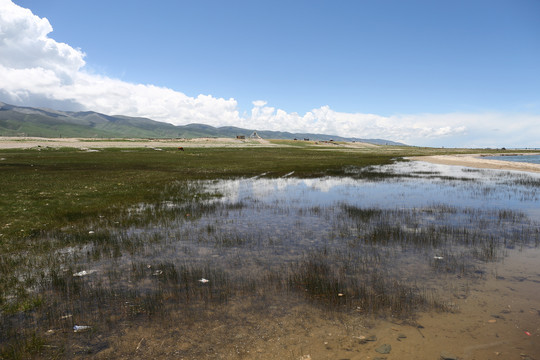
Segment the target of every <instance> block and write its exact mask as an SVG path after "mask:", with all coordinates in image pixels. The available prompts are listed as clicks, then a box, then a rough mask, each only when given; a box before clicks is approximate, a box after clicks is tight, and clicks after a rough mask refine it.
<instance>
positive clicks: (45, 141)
mask: <svg viewBox="0 0 540 360" xmlns="http://www.w3.org/2000/svg"><path fill="white" fill-rule="evenodd" d="M273 146H276V145H275V144H272V143H270V142H269V141H267V140H264V139H234V138H197V139H86V138H37V137H0V149H32V148H47V147H49V148H63V147H66V148H76V149H105V148H153V149H158V148H161V147H163V148H171V147H172V148H176V147H186V148H189V147H273Z"/></svg>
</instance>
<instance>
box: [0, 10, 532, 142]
mask: <svg viewBox="0 0 540 360" xmlns="http://www.w3.org/2000/svg"><path fill="white" fill-rule="evenodd" d="M0 4H2V5H1V6H2V7H3V9H4V11H3V12H4V18H3V22H4V23H5V24H4V25H3V27H4V28H12V29H16V30H17V31H18V34H21V33H22V34H26V35H25V37H26V38H25V39H26V40H27V41H26V42H24V43H25V44H26V43H28V44H29V45H27V48H25V49H24V53H23V52H22V50H21V49H20V46H19V47H17V46H15V45H14V44H15V43H16V42H15V41H14V40H12V41H11V42H10V41H8V40H10V39H9V38H8V37H9V36H11V35H9V34H10V32H9V31H5V30H4V31H3V34H2V35H0V36H3V40H4V41H3V44H4V47H3V48H1V47H0V51H2V52H3V53H4V54H8V56H7V57H6V58H5V59H4V63H3V64H2V60H1V58H0V65H3V69H0V70H3V71H2V72H3V73H4V74H6V73H7V72H8V71H13V74H14V75H7V76H6V75H4V76H6V79H5V80H6V81H5V82H4V83H7V84H13V85H2V83H0V101H5V102H11V103H18V104H22V105H29V106H33V105H40V106H41V105H50V106H53V107H56V108H58V107H61V106H64V107H65V108H72V109H91V110H95V111H100V112H105V113H110V114H118V113H122V114H125V115H133V116H147V117H150V118H153V119H156V120H160V121H168V122H171V123H176V124H185V123H190V122H203V123H208V124H210V125H214V126H220V125H236V126H242V127H249V128H258V129H261V130H262V129H265V127H266V128H267V129H271V130H284V131H310V132H324V133H334V134H337V135H352V136H357V137H363V138H369V137H379V138H386V139H390V140H395V141H405V142H407V143H409V144H413V145H428V146H465V147H473V146H481V147H484V146H493V147H497V146H509V147H521V146H523V147H539V146H540V142H539V141H538V140H537V139H539V138H540V129H538V128H540V61H539V60H538V59H540V21H538V14H540V2H539V1H536V0H529V1H522V0H514V1H471V0H469V1H435V0H432V1H397V0H394V1H385V0H378V1H313V0H311V1H275V0H274V1H228V2H225V1H217V0H214V1H212V0H204V1H157V2H148V1H136V0H135V1H129V2H128V1H101V0H96V1H92V2H82V1H72V0H48V1H37V0H28V1H27V0H15V1H13V2H12V1H10V0H0ZM19 7H20V8H21V9H22V8H24V9H29V11H27V12H26V13H24V14H22V13H20V11H15V10H13V9H15V8H19ZM8 10H9V11H8ZM12 10H13V13H10V11H12ZM1 11H2V10H0V12H1ZM0 16H1V15H0ZM15 18H20V19H22V20H21V21H7V20H11V19H15ZM45 19H46V20H45ZM1 20H2V19H0V21H1ZM44 21H48V23H49V25H50V29H48V30H51V31H49V32H47V31H48V30H47V29H45V28H46V26H45V25H43V22H44ZM0 24H2V22H0ZM35 24H40V26H41V28H39V29H37V30H36V29H34V25H35ZM0 26H2V25H0ZM44 33H45V34H44ZM6 34H7V35H6ZM19 36H20V35H19ZM43 37H45V38H46V40H47V41H44V40H43ZM32 39H33V40H32ZM36 39H37V40H36ZM0 40H2V39H1V38H0ZM18 41H21V40H18ZM51 42H54V44H56V45H54V46H57V48H58V49H57V51H55V52H54V54H51V51H50V47H51V46H52V45H51ZM6 44H7V45H6ZM64 45H65V46H67V47H69V48H70V49H71V50H66V49H63V50H62V48H63V46H64ZM17 52H19V54H17ZM11 54H12V56H13V58H16V57H17V56H18V58H20V57H21V56H25V57H26V58H25V61H23V63H24V64H22V65H17V64H16V63H15V61H11V62H10V61H9V57H10V56H11ZM21 54H24V55H21ZM30 57H34V59H33V60H32V61H30ZM6 59H7V60H6ZM51 64H53V65H51ZM58 64H60V65H58ZM23 70H24V71H25V72H26V74H27V75H26V78H25V81H16V80H18V78H17V76H22V75H21V74H22V72H23ZM40 71H41V72H40ZM37 73H39V74H43V75H40V76H43V77H44V78H46V79H49V77H50V81H46V84H44V83H39V84H36V83H35V82H34V83H32V82H30V81H29V80H28V78H30V76H28V74H34V75H33V76H32V78H36V77H39V76H36V75H35V74H37ZM10 74H11V73H10ZM53 78H54V79H53ZM66 79H67V80H66ZM0 80H2V79H0ZM16 84H19V85H16ZM23 85H24V87H23ZM163 99H165V100H163ZM537 124H538V125H537Z"/></svg>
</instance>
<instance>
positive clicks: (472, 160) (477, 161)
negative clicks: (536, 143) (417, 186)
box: [408, 153, 540, 172]
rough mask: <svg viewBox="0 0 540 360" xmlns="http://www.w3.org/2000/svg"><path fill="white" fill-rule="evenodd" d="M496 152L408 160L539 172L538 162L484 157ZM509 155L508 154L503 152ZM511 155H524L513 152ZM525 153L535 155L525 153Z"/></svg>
mask: <svg viewBox="0 0 540 360" xmlns="http://www.w3.org/2000/svg"><path fill="white" fill-rule="evenodd" d="M496 155H497V154H459V155H432V156H415V157H409V158H408V159H410V160H417V161H426V162H429V163H432V164H442V165H457V166H466V167H473V168H480V169H498V170H516V171H528V172H540V164H531V163H526V162H515V161H502V160H491V159H486V156H496ZM504 155H509V154H504ZM512 155H524V154H521V153H515V154H512ZM527 155H537V154H532V153H527Z"/></svg>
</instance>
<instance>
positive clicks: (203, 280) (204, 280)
mask: <svg viewBox="0 0 540 360" xmlns="http://www.w3.org/2000/svg"><path fill="white" fill-rule="evenodd" d="M209 281H210V280H208V279H205V278H202V279H200V280H199V282H201V283H203V284H206V283H207V282H209Z"/></svg>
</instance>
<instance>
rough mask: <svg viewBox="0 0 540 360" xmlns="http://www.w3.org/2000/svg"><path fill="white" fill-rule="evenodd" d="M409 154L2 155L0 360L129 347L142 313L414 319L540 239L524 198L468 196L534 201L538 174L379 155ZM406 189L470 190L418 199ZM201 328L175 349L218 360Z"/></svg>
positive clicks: (218, 321) (195, 319) (151, 321)
mask: <svg viewBox="0 0 540 360" xmlns="http://www.w3.org/2000/svg"><path fill="white" fill-rule="evenodd" d="M407 151H409V152H410V153H406V152H405V150H403V149H402V150H400V151H397V150H392V149H391V148H388V151H386V152H383V151H381V152H371V153H370V152H350V151H347V152H345V151H343V152H341V151H325V150H321V149H319V150H316V151H315V150H310V149H304V148H276V149H273V148H268V149H264V148H263V149H223V148H220V149H190V150H189V151H185V152H182V153H180V152H178V151H176V150H173V149H165V150H163V151H156V150H151V149H134V150H122V149H109V150H103V151H99V152H84V151H78V150H68V149H62V150H51V149H44V150H42V151H36V150H26V151H21V150H13V151H3V152H2V153H0V158H2V160H1V161H0V176H1V180H2V181H1V183H2V187H1V188H0V210H1V214H2V218H1V219H0V250H1V251H0V333H1V334H2V338H1V339H0V358H6V359H17V358H29V357H36V358H40V357H43V358H77V357H79V358H82V357H86V356H93V355H96V354H101V353H104V352H107V351H109V352H110V353H109V356H111V357H114V356H120V355H124V356H128V355H129V354H130V353H129V351H127V350H126V352H123V351H124V350H122V349H120V345H119V344H120V343H119V341H120V340H118V339H117V338H118V336H119V334H122V333H125V332H128V331H131V330H129V329H133V328H136V327H137V326H140V325H142V326H144V327H148V328H149V329H153V330H156V331H159V330H158V329H164V328H174V329H176V330H175V331H179V332H182V331H183V330H189V331H190V332H194V333H198V334H200V335H201V337H204V334H206V333H207V332H208V331H209V330H208V329H219V328H220V326H223V325H224V324H226V325H227V328H228V329H229V332H230V333H235V332H237V333H242V332H243V331H244V330H243V329H244V327H245V326H246V324H251V325H254V324H257V323H258V322H260V321H262V319H265V318H271V317H279V316H283V314H285V313H292V312H293V311H296V310H293V309H297V308H298V307H299V306H307V307H314V308H317V309H324V311H330V312H338V313H342V314H356V315H358V314H361V315H363V316H383V317H390V318H404V319H409V320H410V321H414V318H415V315H416V314H417V312H418V311H421V310H436V311H453V310H454V308H453V307H452V304H451V303H449V302H448V301H447V298H448V297H454V296H456V297H457V296H467V293H466V291H461V290H460V291H461V292H460V293H452V294H448V291H449V290H448V288H450V287H451V286H448V281H458V282H464V283H465V284H468V282H473V281H478V280H479V279H482V277H483V276H484V274H485V265H486V264H487V263H489V262H492V261H497V260H499V259H501V258H502V257H504V256H505V252H506V251H507V250H508V249H511V248H514V247H518V248H519V247H528V246H538V243H539V241H540V230H539V226H538V223H537V222H536V219H531V217H530V216H529V215H528V213H527V212H526V210H523V211H522V210H520V206H514V207H511V206H510V207H508V208H507V207H504V208H499V207H489V208H486V207H479V206H476V205H475V204H474V203H470V200H469V198H473V199H474V198H478V199H481V200H483V199H492V198H495V197H496V196H499V195H500V194H504V196H506V197H508V198H512V199H516V201H517V202H518V203H519V202H523V203H527V202H529V203H531V202H532V203H533V204H534V202H535V201H538V186H537V183H538V181H537V179H536V178H528V177H526V176H514V175H508V176H507V177H506V178H500V179H496V180H495V181H492V182H487V183H485V182H479V181H478V179H479V177H478V176H481V175H482V174H478V173H477V172H473V171H464V172H462V173H460V174H459V175H448V174H441V173H439V172H437V171H433V170H429V171H425V170H422V169H409V168H408V164H407V163H401V167H395V165H391V166H388V165H390V164H392V163H395V159H396V156H400V155H418V152H421V150H419V149H414V148H412V149H410V150H407ZM426 151H427V150H426ZM381 165H387V166H381ZM398 165H399V164H398ZM393 166H394V167H393ZM404 169H405V170H404ZM409 170H410V171H409ZM430 186H433V187H435V188H434V190H429V189H430ZM326 187H329V188H331V187H335V188H337V190H336V192H332V193H330V195H326V197H324V196H323V195H321V194H329V191H328V189H326ZM320 188H325V189H326V190H325V191H319V190H318V189H320ZM394 188H395V189H396V190H395V194H399V195H398V196H392V195H391V196H390V198H389V199H385V196H387V194H388V193H392V191H394V190H393V189H394ZM416 188H419V190H418V191H419V192H420V193H421V194H422V195H424V196H426V194H429V191H433V193H445V194H446V195H444V196H447V197H448V198H450V197H452V196H453V194H455V193H458V192H461V193H464V194H465V195H463V196H464V198H463V199H462V200H458V203H451V202H445V201H444V200H438V199H436V198H433V199H426V198H425V197H421V196H420V197H421V200H419V201H416V202H415V200H414V196H415V195H414V194H413V193H414V191H416V190H414V189H416ZM359 189H360V190H359ZM411 189H412V190H411ZM501 189H502V190H501ZM453 191H455V192H453ZM501 191H502V192H501ZM409 194H413V195H409ZM399 196H402V197H405V198H407V196H411V199H405V201H404V202H403V203H400V201H399V199H398V198H399ZM454 198H455V196H454ZM371 199H376V200H375V201H373V200H371ZM464 199H467V200H464ZM453 200H455V199H453ZM459 201H461V203H460V202H459ZM520 204H521V203H520ZM443 279H444V281H443ZM456 288H459V287H453V288H452V289H456ZM462 288H466V287H462ZM460 289H461V288H460ZM452 291H454V292H455V291H456V290H452ZM263 310H264V311H263ZM206 325H208V326H206ZM210 325H211V326H210ZM257 329H259V328H258V327H257ZM254 331H255V330H254ZM259 331H262V330H259ZM222 336H223V338H222V341H223V342H227V343H229V342H230V343H231V344H232V341H231V339H230V338H227V336H232V335H231V334H222ZM265 336H266V335H265ZM115 339H116V340H115ZM115 341H116V342H115ZM141 341H143V340H141ZM164 341H165V340H164ZM208 341H209V342H208V343H204V342H203V343H201V344H197V343H195V342H191V343H190V345H189V346H187V345H186V346H185V349H183V350H182V351H183V352H182V354H181V355H182V356H184V357H186V358H206V357H209V358H211V357H212V356H213V355H214V354H215V352H212V351H214V350H211V349H210V348H211V347H212V346H213V345H212V342H211V341H210V340H208ZM140 345H141V344H140V343H139V346H140ZM139 346H138V347H137V349H138V348H139ZM221 346H223V347H225V348H226V347H227V345H221ZM230 346H233V345H230ZM231 349H232V348H231ZM130 351H132V350H130ZM231 351H232V350H231ZM234 351H236V353H235V354H236V355H235V356H238V357H242V354H241V351H240V350H239V349H238V348H235V349H234Z"/></svg>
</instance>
